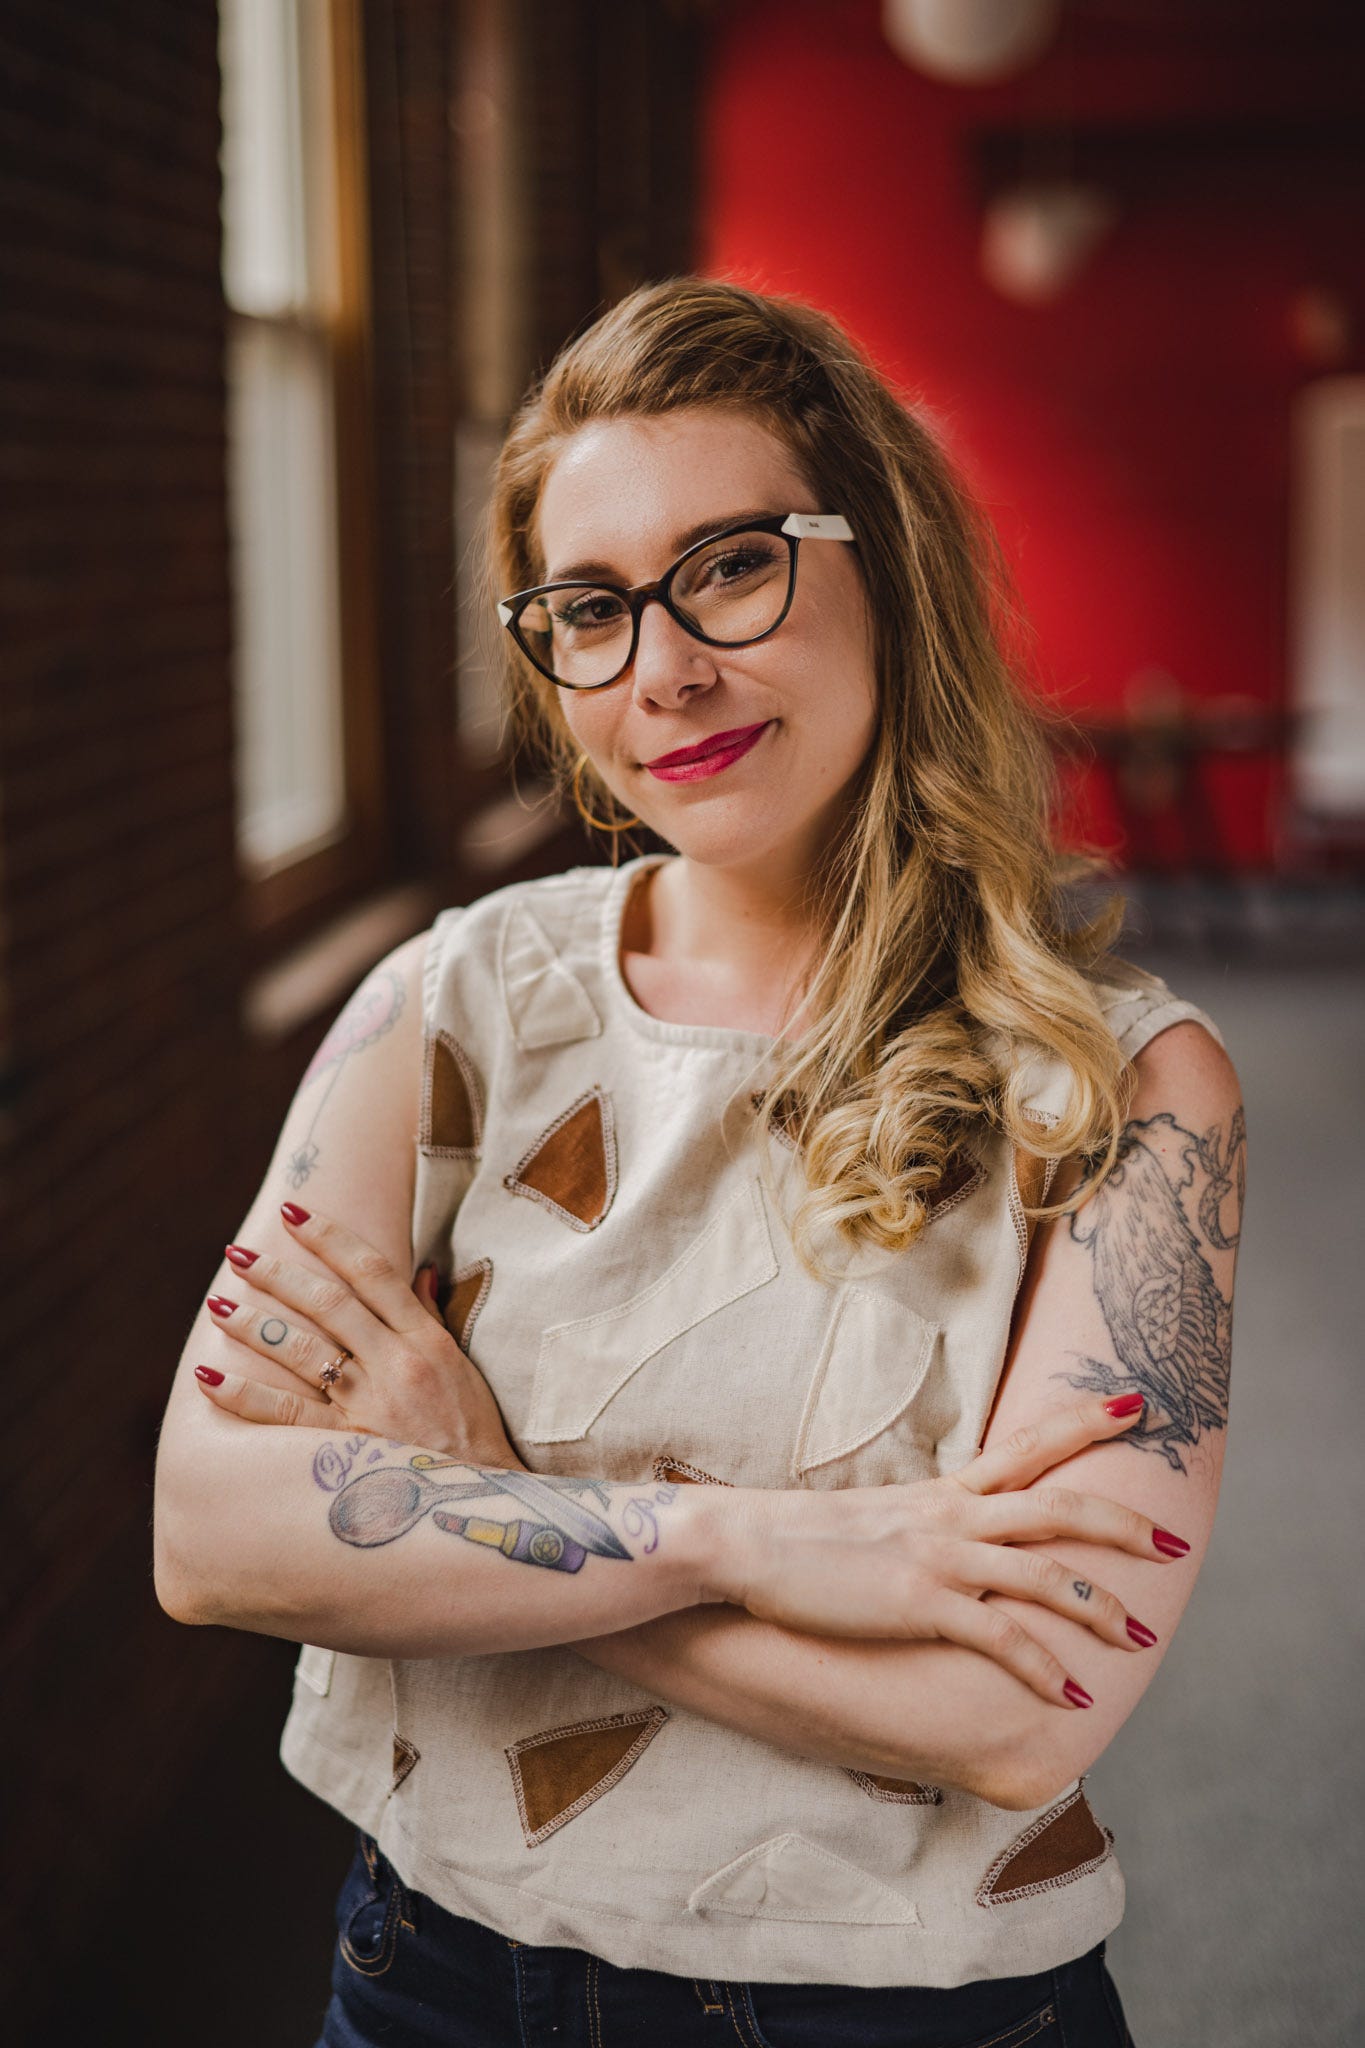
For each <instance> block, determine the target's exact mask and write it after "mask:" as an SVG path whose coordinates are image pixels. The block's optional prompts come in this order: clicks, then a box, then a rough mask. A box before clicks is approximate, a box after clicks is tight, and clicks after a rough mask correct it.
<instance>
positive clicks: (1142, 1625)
mask: <svg viewBox="0 0 1365 2048" xmlns="http://www.w3.org/2000/svg"><path fill="white" fill-rule="evenodd" d="M1127 1622H1128V1633H1129V1635H1130V1636H1131V1637H1132V1638H1133V1641H1134V1642H1135V1643H1140V1644H1141V1646H1142V1648H1143V1649H1144V1650H1150V1649H1151V1647H1152V1644H1153V1643H1154V1642H1155V1641H1156V1637H1155V1636H1154V1635H1153V1634H1152V1631H1151V1630H1150V1629H1149V1628H1148V1626H1147V1624H1146V1622H1143V1621H1134V1619H1133V1617H1132V1615H1131V1614H1130V1615H1128V1616H1127Z"/></svg>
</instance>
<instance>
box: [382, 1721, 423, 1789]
mask: <svg viewBox="0 0 1365 2048" xmlns="http://www.w3.org/2000/svg"><path fill="white" fill-rule="evenodd" d="M421 1755H422V1752H421V1750H420V1749H418V1748H417V1746H416V1744H415V1743H412V1742H409V1741H408V1740H407V1738H406V1737H405V1736H402V1735H395V1736H394V1738H393V1783H392V1784H391V1785H390V1787H389V1790H390V1791H391V1792H396V1791H397V1790H398V1787H399V1786H400V1785H401V1784H402V1782H403V1780H404V1778H406V1776H407V1775H408V1772H409V1771H410V1770H411V1769H412V1767H413V1765H414V1764H415V1763H417V1762H418V1761H419V1760H420V1758H421Z"/></svg>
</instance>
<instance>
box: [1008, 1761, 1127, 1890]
mask: <svg viewBox="0 0 1365 2048" xmlns="http://www.w3.org/2000/svg"><path fill="white" fill-rule="evenodd" d="M1113 1846H1114V1837H1113V1835H1112V1834H1111V1833H1110V1832H1109V1829H1108V1828H1104V1827H1101V1826H1100V1824H1099V1822H1098V1821H1097V1820H1096V1818H1095V1816H1094V1814H1093V1813H1092V1812H1091V1810H1090V1804H1089V1801H1088V1800H1087V1799H1086V1796H1085V1794H1084V1792H1083V1791H1082V1790H1081V1788H1080V1786H1079V1785H1078V1786H1077V1787H1076V1789H1075V1791H1074V1792H1072V1793H1071V1794H1070V1795H1069V1797H1067V1798H1066V1799H1063V1800H1062V1802H1061V1804H1060V1805H1058V1806H1053V1807H1050V1808H1049V1809H1048V1811H1047V1812H1046V1813H1043V1814H1040V1815H1039V1816H1038V1818H1037V1820H1035V1821H1034V1822H1033V1823H1032V1825H1031V1826H1030V1827H1027V1828H1025V1830H1024V1832H1023V1834H1022V1835H1020V1836H1019V1837H1018V1838H1017V1840H1015V1841H1013V1842H1011V1843H1010V1845H1009V1847H1008V1849H1006V1850H1005V1852H1004V1854H1003V1855H1002V1856H997V1858H996V1860H995V1862H994V1863H992V1865H991V1867H990V1869H989V1870H988V1871H987V1872H986V1875H985V1877H984V1878H983V1879H982V1880H981V1886H980V1889H979V1890H978V1892H977V1895H976V1903H977V1904H978V1906H1001V1905H1004V1904H1005V1903H1006V1902H1007V1901H1008V1900H1010V1899H1028V1898H1032V1897H1033V1896H1034V1894H1035V1893H1037V1892H1048V1891H1051V1890H1053V1888H1054V1887H1055V1886H1057V1885H1059V1884H1071V1883H1073V1882H1074V1881H1075V1879H1076V1878H1078V1877H1084V1876H1085V1874H1086V1872H1087V1871H1090V1870H1094V1869H1096V1868H1097V1867H1098V1866H1099V1865H1100V1864H1101V1863H1103V1861H1104V1859H1105V1857H1106V1856H1107V1855H1108V1854H1109V1852H1110V1850H1111V1849H1112V1848H1113Z"/></svg>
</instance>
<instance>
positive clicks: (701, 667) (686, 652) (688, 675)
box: [630, 598, 717, 705]
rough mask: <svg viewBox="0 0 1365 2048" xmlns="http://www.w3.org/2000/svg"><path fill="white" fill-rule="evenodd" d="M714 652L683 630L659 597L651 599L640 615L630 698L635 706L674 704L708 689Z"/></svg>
mask: <svg viewBox="0 0 1365 2048" xmlns="http://www.w3.org/2000/svg"><path fill="white" fill-rule="evenodd" d="M713 651H714V650H713V649H711V648H710V647H707V646H705V645H704V644H703V642H702V641H700V640H694V639H693V637H692V635H691V634H690V633H688V632H686V631H684V629H683V628H682V627H681V626H680V625H679V624H678V622H677V620H676V619H675V618H673V617H672V616H671V614H670V613H668V612H667V611H665V609H664V607H663V605H662V604H661V603H660V601H659V600H658V598H650V599H649V600H648V602H647V603H646V604H645V607H644V609H643V611H642V612H641V614H640V637H639V639H638V641H637V642H636V646H635V660H634V662H633V664H632V665H631V671H630V689H631V695H632V697H633V698H634V699H635V701H636V703H637V704H638V703H645V702H648V703H652V704H664V705H674V704H681V703H683V702H685V701H686V699H687V698H689V697H693V696H695V695H696V693H697V692H698V691H699V690H709V689H710V688H711V686H712V684H713V683H714V682H715V681H716V673H717V672H716V665H715V662H714V660H713V658H712V656H713Z"/></svg>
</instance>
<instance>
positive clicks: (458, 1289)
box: [445, 1259, 493, 1351]
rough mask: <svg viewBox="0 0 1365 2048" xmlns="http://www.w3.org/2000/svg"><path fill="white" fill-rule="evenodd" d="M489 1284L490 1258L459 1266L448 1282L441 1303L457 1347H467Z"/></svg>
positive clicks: (491, 1272)
mask: <svg viewBox="0 0 1365 2048" xmlns="http://www.w3.org/2000/svg"><path fill="white" fill-rule="evenodd" d="M492 1285H493V1261H492V1260H491V1259H475V1260H474V1262H473V1264H472V1265H469V1266H461V1268H460V1270H459V1272H458V1273H457V1274H456V1275H455V1278H454V1280H453V1282H452V1283H451V1289H450V1299H449V1300H448V1301H447V1302H446V1305H445V1326H446V1328H447V1329H448V1330H449V1332H450V1334H451V1336H452V1337H453V1338H454V1339H455V1342H456V1343H457V1344H458V1345H459V1347H460V1349H461V1351H468V1349H469V1339H470V1336H471V1335H472V1333H473V1329H474V1325H475V1323H476V1322H477V1321H478V1319H479V1311H480V1309H481V1308H482V1307H483V1305H484V1303H485V1302H486V1301H487V1299H488V1290H489V1289H490V1287H491V1286H492Z"/></svg>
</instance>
